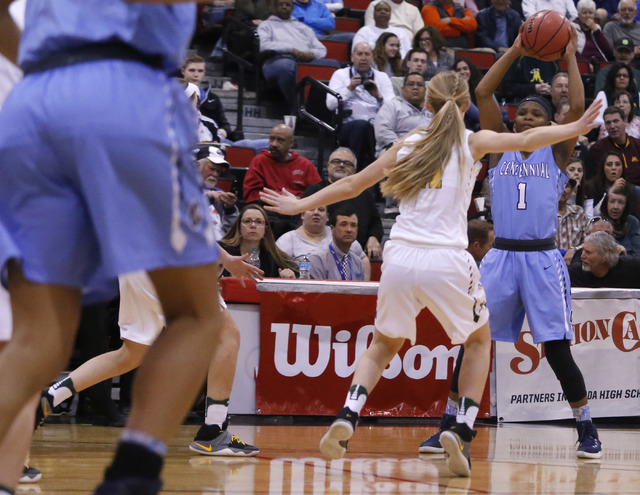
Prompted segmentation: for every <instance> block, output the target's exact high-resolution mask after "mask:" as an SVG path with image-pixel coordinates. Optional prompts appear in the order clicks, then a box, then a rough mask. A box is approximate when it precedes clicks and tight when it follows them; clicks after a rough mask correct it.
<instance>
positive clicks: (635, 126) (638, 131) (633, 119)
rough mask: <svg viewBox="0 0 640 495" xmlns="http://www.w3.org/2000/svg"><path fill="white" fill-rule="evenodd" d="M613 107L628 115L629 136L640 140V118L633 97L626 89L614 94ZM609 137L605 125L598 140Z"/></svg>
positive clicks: (627, 128)
mask: <svg viewBox="0 0 640 495" xmlns="http://www.w3.org/2000/svg"><path fill="white" fill-rule="evenodd" d="M613 105H614V106H616V107H618V108H620V109H621V110H622V111H623V112H624V114H625V115H626V119H625V120H626V131H627V136H631V137H634V138H640V116H638V115H636V110H637V106H636V104H635V103H634V102H633V96H632V94H631V93H629V92H628V91H627V90H626V89H618V90H616V92H615V93H613ZM608 135H609V133H608V132H607V128H606V127H605V126H604V125H601V126H600V130H599V132H598V139H602V138H606V137H607V136H608Z"/></svg>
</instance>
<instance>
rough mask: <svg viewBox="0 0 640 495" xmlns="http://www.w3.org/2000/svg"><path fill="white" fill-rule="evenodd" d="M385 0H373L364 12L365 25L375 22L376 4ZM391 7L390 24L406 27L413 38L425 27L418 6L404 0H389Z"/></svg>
mask: <svg viewBox="0 0 640 495" xmlns="http://www.w3.org/2000/svg"><path fill="white" fill-rule="evenodd" d="M381 1H384V0H376V1H374V2H371V3H370V4H369V6H368V7H367V10H366V11H365V13H364V25H365V26H370V25H372V24H374V20H373V9H374V8H375V6H376V5H377V4H378V3H379V2H381ZM389 6H390V7H391V20H390V21H389V25H391V26H398V27H401V28H404V29H405V30H406V32H407V35H408V36H409V37H410V38H412V39H413V37H414V36H415V34H416V33H417V32H418V31H419V30H420V29H421V28H423V27H424V21H423V20H422V16H421V15H420V11H419V10H418V7H416V6H415V5H412V4H410V3H409V2H405V1H404V0H391V1H390V2H389Z"/></svg>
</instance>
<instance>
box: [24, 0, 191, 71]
mask: <svg viewBox="0 0 640 495" xmlns="http://www.w3.org/2000/svg"><path fill="white" fill-rule="evenodd" d="M195 19H196V8H195V4H194V3H183V4H178V5H159V4H145V3H131V4H128V3H125V2H124V1H123V0H108V1H104V0H53V1H52V0H29V1H28V2H27V10H26V15H25V30H24V33H23V35H22V40H21V42H20V55H19V63H20V66H21V67H23V68H25V67H26V66H28V65H29V64H30V63H34V62H38V61H40V60H46V59H47V57H48V56H49V55H51V54H52V53H57V52H63V51H65V50H67V49H70V48H74V47H77V46H79V45H86V44H91V43H102V42H113V41H121V42H123V43H126V44H128V45H130V46H132V47H133V48H135V49H137V50H138V51H140V52H142V53H145V54H149V55H160V56H161V57H162V58H163V60H164V65H165V68H166V69H167V70H173V69H175V68H178V67H180V65H181V64H182V62H183V60H184V56H185V52H186V49H187V47H188V43H189V41H190V40H191V35H192V34H193V29H194V27H195Z"/></svg>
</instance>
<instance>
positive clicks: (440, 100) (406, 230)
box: [261, 71, 598, 476]
mask: <svg viewBox="0 0 640 495" xmlns="http://www.w3.org/2000/svg"><path fill="white" fill-rule="evenodd" d="M469 103H470V96H469V86H468V85H467V82H466V81H465V80H464V79H462V78H461V77H460V76H459V75H457V74H456V73H455V72H453V71H447V72H442V73H440V74H437V75H436V76H435V77H434V78H433V79H432V80H431V82H430V83H429V91H428V92H427V103H426V106H427V109H428V110H429V111H430V112H431V113H432V114H433V115H434V116H433V120H432V122H431V124H430V125H429V126H428V127H419V128H417V129H416V130H414V131H413V132H412V133H410V134H409V135H408V136H406V137H405V138H403V139H401V140H400V141H398V143H396V144H395V145H394V146H393V147H392V148H390V149H389V150H388V151H387V152H386V153H385V154H384V155H382V157H380V158H379V159H378V160H376V161H375V162H374V163H372V164H371V165H369V166H368V167H367V168H365V169H364V170H362V171H361V172H359V173H357V174H355V175H352V176H350V177H346V178H344V179H341V180H339V181H337V182H334V183H333V184H331V185H329V186H328V187H326V188H324V189H322V190H321V191H318V192H317V193H315V194H313V195H311V196H308V197H306V198H303V199H300V200H299V199H297V198H296V197H295V196H294V195H292V194H289V193H287V192H286V191H285V192H283V193H282V195H281V194H279V193H278V192H276V191H271V190H268V189H265V190H264V191H263V193H261V198H262V200H263V201H265V203H267V204H269V205H273V206H267V208H269V209H271V210H273V211H277V212H279V213H286V214H293V213H297V212H302V211H305V210H309V209H311V208H314V207H315V206H318V205H324V204H332V203H334V202H337V201H340V200H344V199H348V198H350V197H354V196H356V195H358V194H360V192H362V191H364V190H365V189H366V188H368V187H371V186H373V185H374V184H376V183H377V182H379V181H380V180H382V179H384V178H385V177H386V178H387V180H386V181H385V182H384V183H383V184H382V186H381V190H382V192H383V194H384V195H385V196H393V197H395V198H397V199H398V200H399V210H400V214H399V215H398V217H397V218H396V223H395V224H394V226H393V228H392V229H391V234H390V237H389V241H387V243H386V244H385V247H384V256H383V259H384V261H383V268H382V277H381V280H380V286H379V289H378V305H377V312H376V319H375V333H374V337H373V342H372V343H371V346H370V347H369V348H368V349H367V350H366V351H365V352H364V354H363V355H362V356H361V357H360V359H359V360H358V363H357V365H356V370H355V373H354V376H353V381H352V384H351V388H350V389H349V394H348V395H347V400H346V402H345V405H344V407H343V408H342V409H341V410H340V412H339V413H338V415H337V418H336V420H335V421H334V422H333V424H332V425H331V427H330V429H329V431H328V432H327V434H326V435H325V436H324V437H323V438H322V440H321V442H320V450H321V451H322V453H323V454H324V455H325V456H327V457H330V458H340V457H342V456H343V455H344V454H345V452H346V442H347V441H348V440H349V438H351V436H352V435H353V433H354V431H355V428H356V425H357V422H358V417H359V414H360V411H361V410H362V407H363V406H364V404H365V402H366V400H367V396H368V394H369V393H371V391H372V390H373V388H374V387H375V385H376V384H377V382H378V380H379V379H380V377H381V375H382V371H383V370H384V369H385V368H386V366H387V365H388V364H389V362H390V361H391V359H392V358H393V356H395V354H396V353H397V352H398V351H399V350H400V348H401V347H402V346H403V344H404V343H405V340H407V339H408V340H410V341H411V342H412V343H415V339H416V322H415V318H416V316H417V315H418V313H420V311H421V310H422V309H423V308H424V307H428V308H429V309H430V311H431V312H432V313H433V314H434V315H435V316H436V318H438V321H439V322H440V323H441V325H442V327H443V328H444V329H445V331H446V332H447V333H448V335H449V337H450V338H451V342H452V343H453V344H464V347H465V352H464V356H463V358H462V367H461V371H460V377H459V391H460V397H461V399H460V404H461V406H460V409H459V412H458V416H457V418H456V423H455V425H453V427H452V429H450V430H447V431H445V432H443V433H442V435H441V437H440V438H441V442H442V446H443V448H444V449H445V451H446V452H448V453H449V457H448V458H447V464H448V466H449V469H450V470H451V471H452V472H453V473H454V474H456V475H458V476H469V475H470V472H471V470H470V462H469V444H470V442H471V439H472V437H473V432H472V427H473V423H474V421H475V416H476V414H477V412H478V404H479V403H480V400H481V397H482V393H483V390H484V385H485V382H486V378H487V373H488V370H489V354H490V347H491V336H490V332H489V324H488V317H489V315H488V311H487V309H486V305H485V300H486V297H485V294H484V290H483V289H482V286H481V285H480V283H479V282H480V280H479V278H480V274H479V271H478V268H477V266H476V263H475V261H474V259H473V257H472V256H471V255H470V254H469V253H468V252H467V251H466V247H467V244H468V238H467V209H468V207H469V202H470V199H471V193H472V191H473V186H474V184H475V178H476V175H477V173H478V170H479V168H480V165H479V162H478V160H479V159H480V158H482V157H483V156H484V155H485V154H486V153H494V152H496V153H497V152H502V151H511V150H513V151H515V150H528V151H534V150H536V149H539V148H541V147H543V146H546V145H551V144H553V143H558V142H561V141H565V140H567V139H569V138H571V137H573V136H578V135H579V134H581V133H582V132H584V131H587V130H588V129H590V128H591V127H593V120H594V119H595V116H596V115H597V113H598V106H597V105H595V106H594V108H593V109H590V110H588V111H587V112H586V113H585V114H584V116H583V117H582V118H581V119H580V120H579V121H577V122H573V123H571V124H566V125H559V126H553V127H551V126H545V127H539V128H536V129H529V130H526V131H524V132H522V133H519V134H508V133H504V134H501V133H496V132H493V131H485V130H482V131H479V132H477V133H475V134H474V133H472V132H470V131H468V130H465V127H464V120H463V118H464V112H465V111H466V110H467V108H468V107H469Z"/></svg>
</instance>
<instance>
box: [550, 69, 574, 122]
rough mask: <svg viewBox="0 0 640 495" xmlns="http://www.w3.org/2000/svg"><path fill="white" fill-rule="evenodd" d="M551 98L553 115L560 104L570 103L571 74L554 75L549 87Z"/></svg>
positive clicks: (558, 73)
mask: <svg viewBox="0 0 640 495" xmlns="http://www.w3.org/2000/svg"><path fill="white" fill-rule="evenodd" d="M549 97H550V98H551V110H552V111H553V113H555V112H556V110H557V108H558V105H559V104H560V103H564V102H569V74H567V73H566V72H563V71H561V72H556V73H555V74H554V75H553V78H552V79H551V85H550V87H549Z"/></svg>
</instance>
